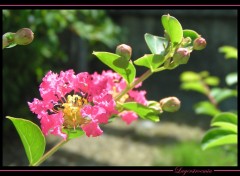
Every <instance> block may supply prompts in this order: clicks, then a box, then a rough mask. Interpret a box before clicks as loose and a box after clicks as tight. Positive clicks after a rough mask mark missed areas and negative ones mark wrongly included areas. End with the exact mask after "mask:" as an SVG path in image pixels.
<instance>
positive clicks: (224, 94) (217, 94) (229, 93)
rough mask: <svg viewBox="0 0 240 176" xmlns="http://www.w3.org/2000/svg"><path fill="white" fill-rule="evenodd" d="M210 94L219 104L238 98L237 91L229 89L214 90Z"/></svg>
mask: <svg viewBox="0 0 240 176" xmlns="http://www.w3.org/2000/svg"><path fill="white" fill-rule="evenodd" d="M210 94H211V95H212V96H213V97H214V99H215V100H216V102H217V103H220V102H222V101H223V100H226V99H227V98H230V97H237V90H232V89H227V88H212V90H211V92H210Z"/></svg>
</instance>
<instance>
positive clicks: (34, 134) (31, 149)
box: [7, 116, 46, 165]
mask: <svg viewBox="0 0 240 176" xmlns="http://www.w3.org/2000/svg"><path fill="white" fill-rule="evenodd" d="M7 118H8V119H10V120H11V121H12V122H13V124H14V126H15V127H16V129H17V132H18V134H19V136H20V138H21V140H22V143H23V146H24V149H25V152H26V154H27V157H28V161H29V163H30V165H32V164H34V163H35V162H37V161H38V160H39V159H40V158H41V157H42V155H43V153H44V151H45V146H46V141H45V137H44V135H43V134H42V131H41V129H40V128H39V127H38V126H37V125H36V124H34V123H33V122H31V121H29V120H25V119H21V118H14V117H9V116H7ZM16 147H17V146H16Z"/></svg>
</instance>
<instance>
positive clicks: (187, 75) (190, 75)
mask: <svg viewBox="0 0 240 176" xmlns="http://www.w3.org/2000/svg"><path fill="white" fill-rule="evenodd" d="M180 80H181V81H182V82H190V81H199V80H201V77H200V76H199V74H197V73H195V72H192V71H185V72H183V73H182V74H181V75H180Z"/></svg>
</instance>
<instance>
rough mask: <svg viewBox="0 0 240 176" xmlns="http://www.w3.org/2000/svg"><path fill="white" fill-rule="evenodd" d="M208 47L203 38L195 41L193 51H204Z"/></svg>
mask: <svg viewBox="0 0 240 176" xmlns="http://www.w3.org/2000/svg"><path fill="white" fill-rule="evenodd" d="M206 46H207V42H206V40H205V39H204V38H202V37H199V38H196V39H195V40H194V41H193V49H194V50H202V49H204V48H206Z"/></svg>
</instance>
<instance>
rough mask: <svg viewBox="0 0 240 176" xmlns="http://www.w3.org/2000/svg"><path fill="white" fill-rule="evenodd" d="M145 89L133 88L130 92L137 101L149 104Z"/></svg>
mask: <svg viewBox="0 0 240 176" xmlns="http://www.w3.org/2000/svg"><path fill="white" fill-rule="evenodd" d="M146 93H147V92H146V91H145V90H141V91H137V90H131V91H129V92H128V94H129V95H130V97H131V98H133V99H134V100H135V101H136V102H137V103H140V104H143V105H147V99H146V97H145V95H146Z"/></svg>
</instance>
